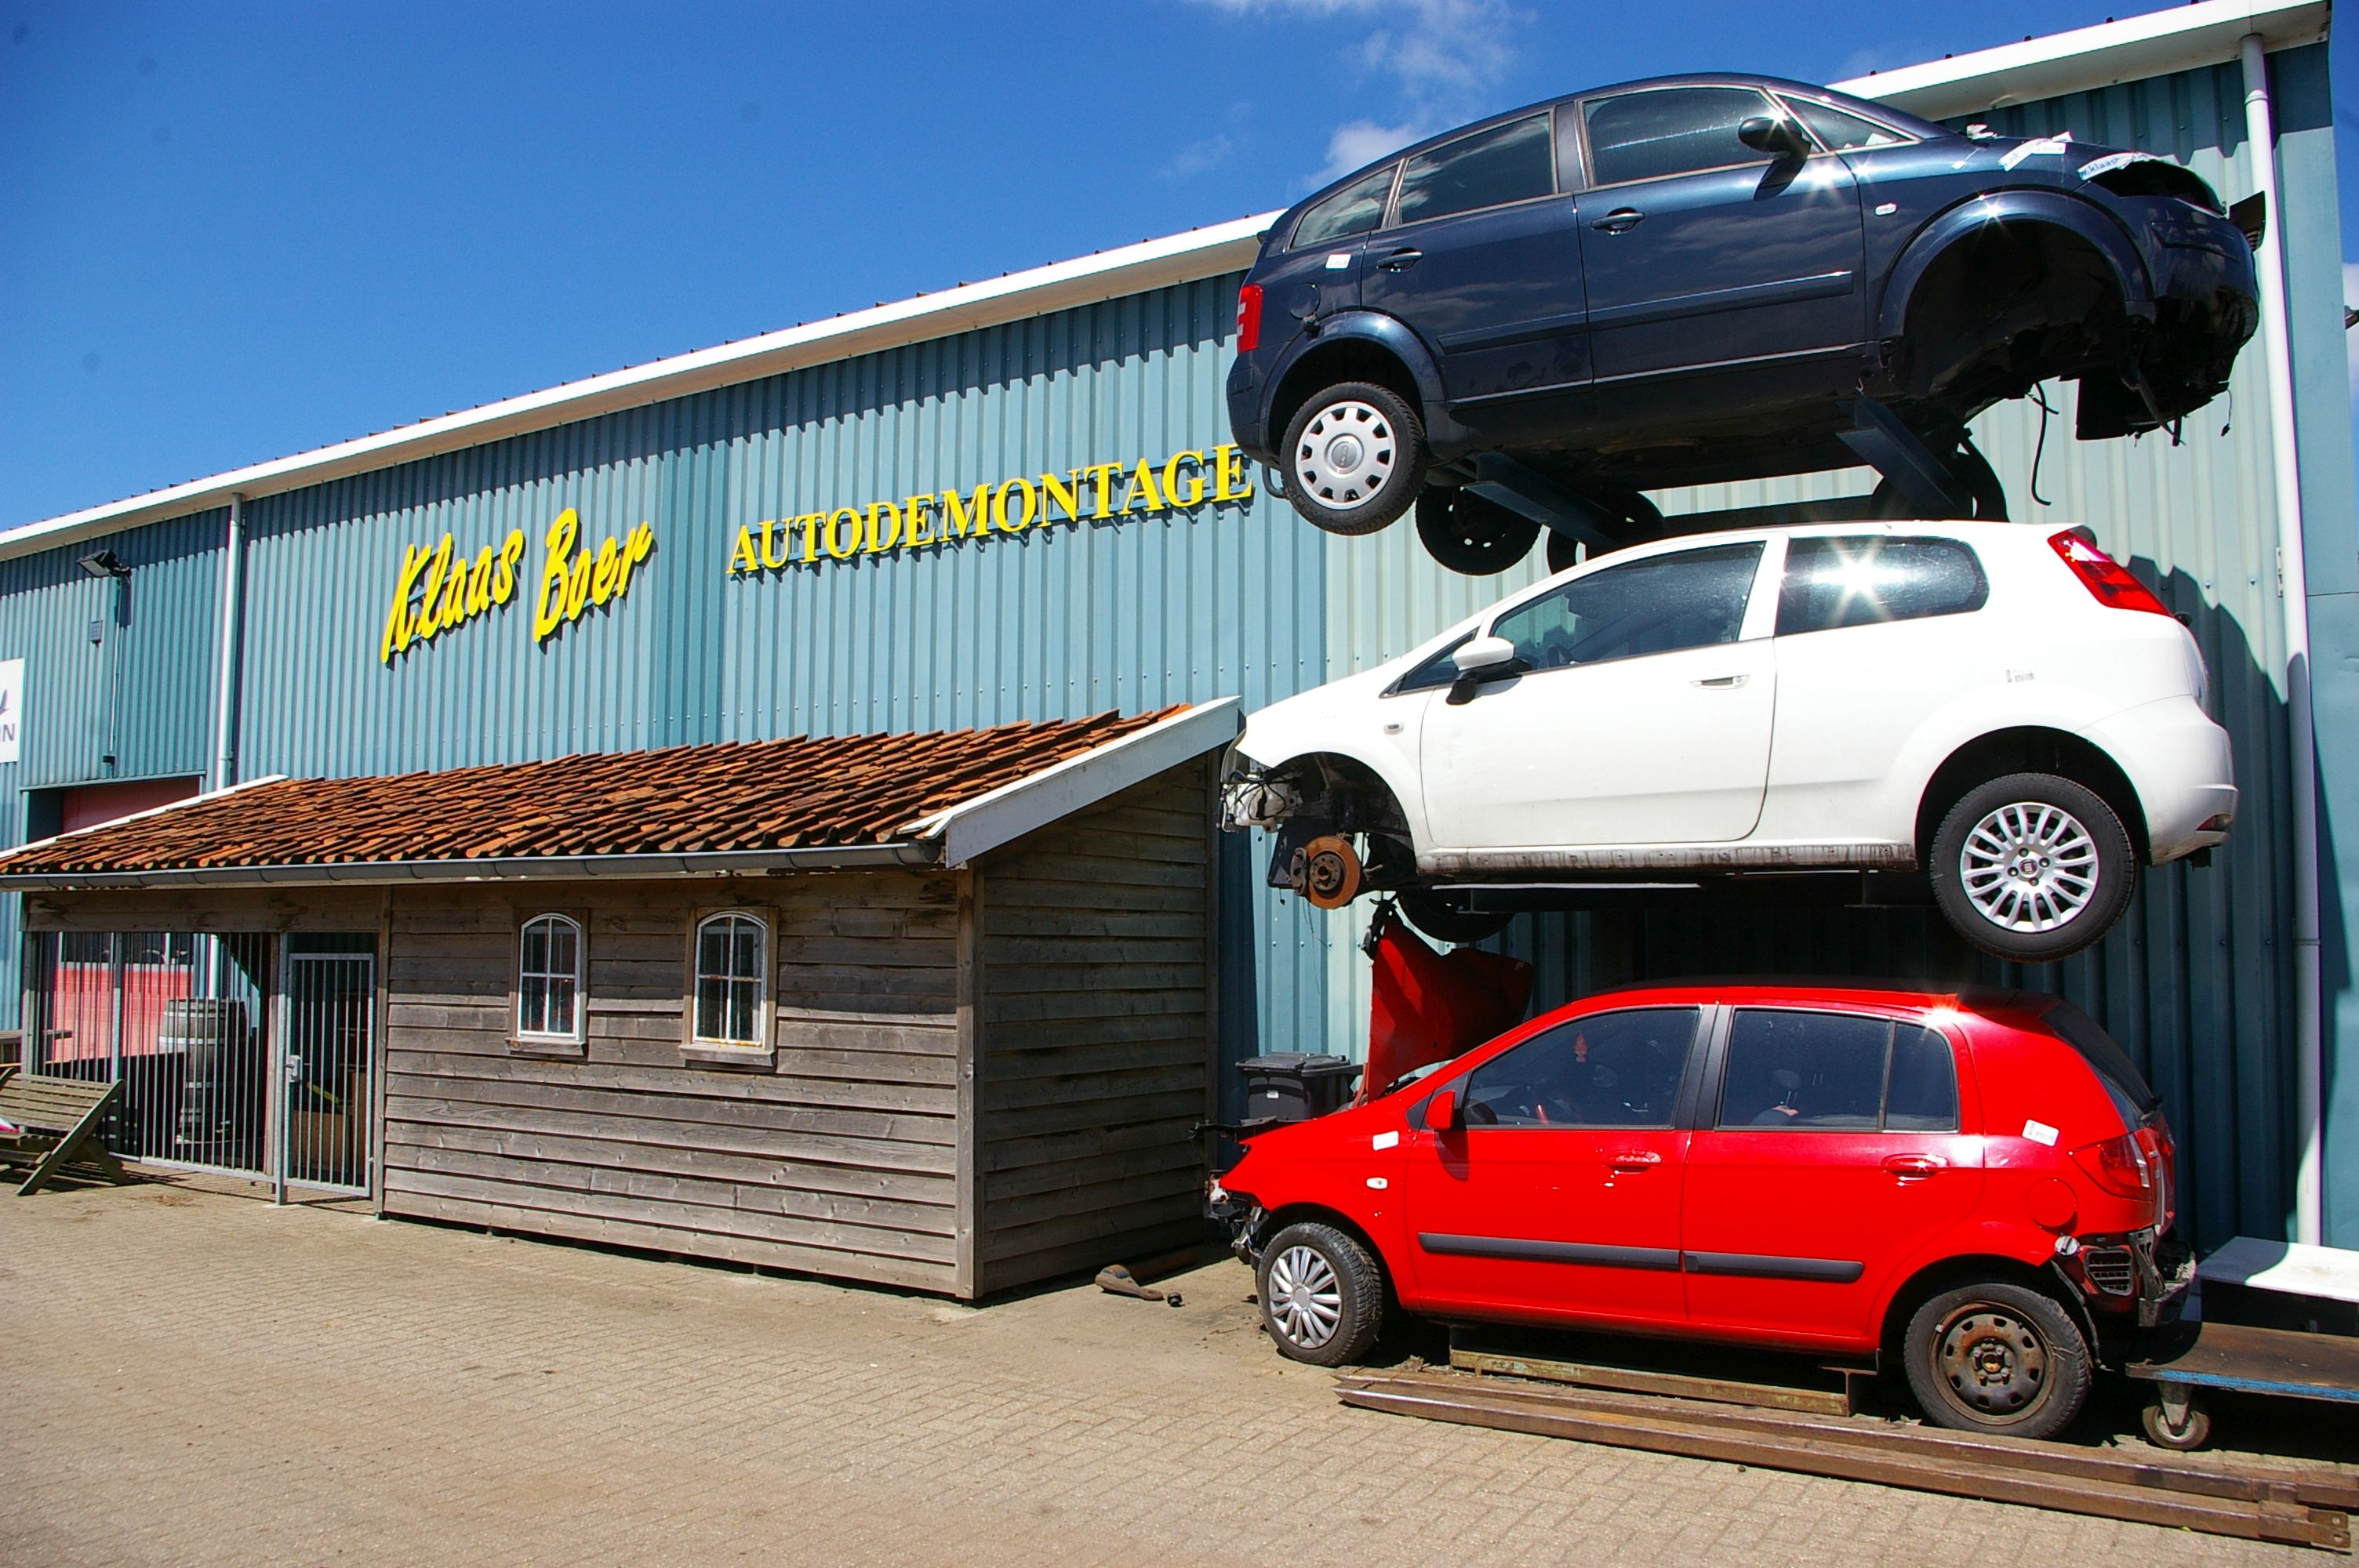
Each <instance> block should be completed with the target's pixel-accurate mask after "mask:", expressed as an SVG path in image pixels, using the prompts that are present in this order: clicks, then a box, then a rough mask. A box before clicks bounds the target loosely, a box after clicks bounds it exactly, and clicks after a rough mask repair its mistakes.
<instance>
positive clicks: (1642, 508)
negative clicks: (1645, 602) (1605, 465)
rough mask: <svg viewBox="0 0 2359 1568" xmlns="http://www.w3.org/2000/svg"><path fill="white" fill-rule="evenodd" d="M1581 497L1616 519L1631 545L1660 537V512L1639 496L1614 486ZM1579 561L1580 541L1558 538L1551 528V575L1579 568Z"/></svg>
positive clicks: (1652, 504)
mask: <svg viewBox="0 0 2359 1568" xmlns="http://www.w3.org/2000/svg"><path fill="white" fill-rule="evenodd" d="M1582 493H1583V494H1584V495H1586V496H1587V497H1588V498H1589V499H1590V500H1591V501H1593V502H1595V503H1597V504H1598V505H1600V506H1603V508H1605V510H1606V511H1608V512H1610V513H1612V514H1614V517H1616V518H1617V519H1619V520H1620V522H1621V524H1622V526H1623V530H1624V532H1625V533H1626V534H1627V535H1629V537H1630V540H1631V542H1632V543H1634V544H1635V543H1637V542H1639V541H1641V540H1646V539H1659V538H1661V537H1662V536H1663V511H1662V508H1661V507H1659V506H1657V505H1656V504H1655V503H1653V502H1651V501H1649V500H1647V498H1646V497H1645V496H1644V495H1642V494H1640V493H1639V492H1636V491H1635V490H1624V489H1621V488H1619V487H1618V486H1617V487H1611V488H1606V489H1598V490H1589V491H1584V492H1582ZM1580 557H1581V541H1580V540H1578V539H1575V538H1574V537H1573V536H1572V535H1570V534H1560V533H1558V532H1557V531H1556V530H1555V529H1553V528H1551V529H1549V536H1548V566H1549V571H1550V572H1551V573H1554V572H1560V571H1566V570H1569V569H1571V568H1573V567H1576V566H1579V565H1580V564H1581V559H1580Z"/></svg>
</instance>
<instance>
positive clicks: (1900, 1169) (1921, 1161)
mask: <svg viewBox="0 0 2359 1568" xmlns="http://www.w3.org/2000/svg"><path fill="white" fill-rule="evenodd" d="M1948 1164H1949V1162H1948V1161H1947V1160H1944V1159H1942V1158H1941V1157H1940V1155H1939V1154H1886V1156H1885V1157H1884V1168H1885V1169H1886V1170H1887V1171H1889V1172H1891V1173H1893V1174H1894V1175H1896V1176H1897V1177H1899V1178H1900V1179H1901V1180H1902V1181H1904V1182H1916V1181H1922V1180H1924V1179H1925V1178H1926V1177H1927V1176H1930V1175H1932V1174H1933V1173H1935V1172H1937V1171H1940V1169H1942V1168H1943V1167H1944V1166H1946V1165H1948Z"/></svg>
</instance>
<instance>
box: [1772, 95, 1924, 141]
mask: <svg viewBox="0 0 2359 1568" xmlns="http://www.w3.org/2000/svg"><path fill="white" fill-rule="evenodd" d="M1786 103H1787V105H1788V107H1789V108H1791V109H1792V110H1793V111H1794V114H1795V117H1796V118H1798V119H1799V120H1800V121H1801V122H1802V124H1805V125H1808V126H1809V127H1810V134H1811V135H1814V136H1816V137H1818V138H1819V145H1820V146H1822V147H1825V148H1826V149H1827V150H1828V151H1830V152H1838V153H1858V152H1865V151H1867V150H1868V149H1869V148H1870V147H1897V146H1900V145H1901V144H1902V143H1904V142H1906V141H1908V137H1906V136H1904V135H1901V134H1900V133H1899V132H1897V131H1893V130H1887V129H1886V128H1885V127H1884V126H1882V125H1879V124H1876V123H1875V121H1873V120H1867V119H1863V118H1861V117H1860V116H1859V115H1857V114H1847V113H1845V112H1844V111H1843V110H1841V109H1837V108H1835V107H1834V106H1832V104H1827V103H1812V102H1811V101H1810V99H1808V98H1788V99H1787V100H1786Z"/></svg>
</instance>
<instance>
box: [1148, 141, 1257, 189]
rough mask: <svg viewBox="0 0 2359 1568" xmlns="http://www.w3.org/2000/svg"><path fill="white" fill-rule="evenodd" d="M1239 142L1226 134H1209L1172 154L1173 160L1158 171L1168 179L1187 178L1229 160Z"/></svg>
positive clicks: (1217, 166)
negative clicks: (1235, 141)
mask: <svg viewBox="0 0 2359 1568" xmlns="http://www.w3.org/2000/svg"><path fill="white" fill-rule="evenodd" d="M1236 150H1237V144H1236V143H1234V142H1233V141H1231V140H1230V139H1229V138H1228V137H1227V136H1225V135H1219V136H1207V137H1205V138H1204V139H1203V140H1202V141H1201V142H1190V144H1189V145H1188V146H1184V147H1181V148H1180V150H1179V151H1178V152H1176V153H1174V154H1172V155H1171V161H1170V162H1169V163H1167V164H1165V165H1164V166H1163V168H1161V169H1160V170H1159V171H1158V172H1160V173H1161V175H1162V176H1163V178H1166V179H1186V178H1190V176H1193V175H1199V174H1202V173H1203V172H1205V171H1206V170H1207V169H1212V168H1219V167H1220V166H1221V165H1222V164H1224V163H1226V162H1228V160H1229V155H1230V154H1231V153H1233V152H1234V151H1236Z"/></svg>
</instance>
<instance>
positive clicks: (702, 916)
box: [685, 905, 777, 1061]
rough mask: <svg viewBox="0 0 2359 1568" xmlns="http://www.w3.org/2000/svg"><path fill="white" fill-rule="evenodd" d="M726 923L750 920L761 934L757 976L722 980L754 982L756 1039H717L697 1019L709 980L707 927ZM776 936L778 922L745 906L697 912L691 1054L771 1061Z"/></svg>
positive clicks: (691, 966)
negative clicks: (706, 971) (705, 955)
mask: <svg viewBox="0 0 2359 1568" xmlns="http://www.w3.org/2000/svg"><path fill="white" fill-rule="evenodd" d="M724 920H745V921H750V922H752V924H753V925H754V928H755V929H756V931H758V932H760V933H761V938H762V946H761V953H760V956H759V957H757V958H756V960H755V972H754V974H753V975H752V976H751V977H745V976H737V975H728V976H723V977H722V978H723V979H724V980H725V981H726V982H727V983H728V984H731V985H740V984H743V983H745V980H746V979H749V978H750V979H751V980H752V981H753V984H754V988H755V989H754V1038H753V1039H752V1040H722V1039H716V1038H714V1037H713V1036H712V1035H708V1034H705V1033H702V1032H701V1030H700V1029H699V1028H698V1024H699V1022H701V1021H700V1020H699V1019H698V1017H697V1009H698V1004H699V1002H700V1000H701V996H702V993H703V990H704V979H705V977H704V970H703V967H702V964H703V957H702V955H703V949H704V933H705V929H706V927H708V926H710V925H714V924H715V923H716V922H720V921H724ZM776 935H777V924H776V922H774V921H773V920H772V919H771V918H770V916H769V915H768V914H766V913H765V912H764V911H761V910H758V909H747V908H745V907H744V906H743V905H736V906H733V907H730V908H727V909H710V910H700V911H698V912H697V915H696V919H695V922H694V923H693V924H692V925H690V927H689V934H688V995H687V997H686V999H685V1000H686V1002H687V1007H686V1009H685V1011H686V1012H687V1015H688V1016H687V1025H688V1027H687V1044H686V1047H685V1049H686V1050H687V1051H688V1053H689V1054H690V1055H694V1056H703V1057H707V1058H712V1059H718V1060H721V1061H745V1060H756V1059H759V1060H767V1059H768V1057H769V1054H770V1013H771V1011H772V997H771V992H772V986H773V981H772V977H771V970H772V968H773V967H774V966H775V964H776V962H777V946H775V942H776Z"/></svg>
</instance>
